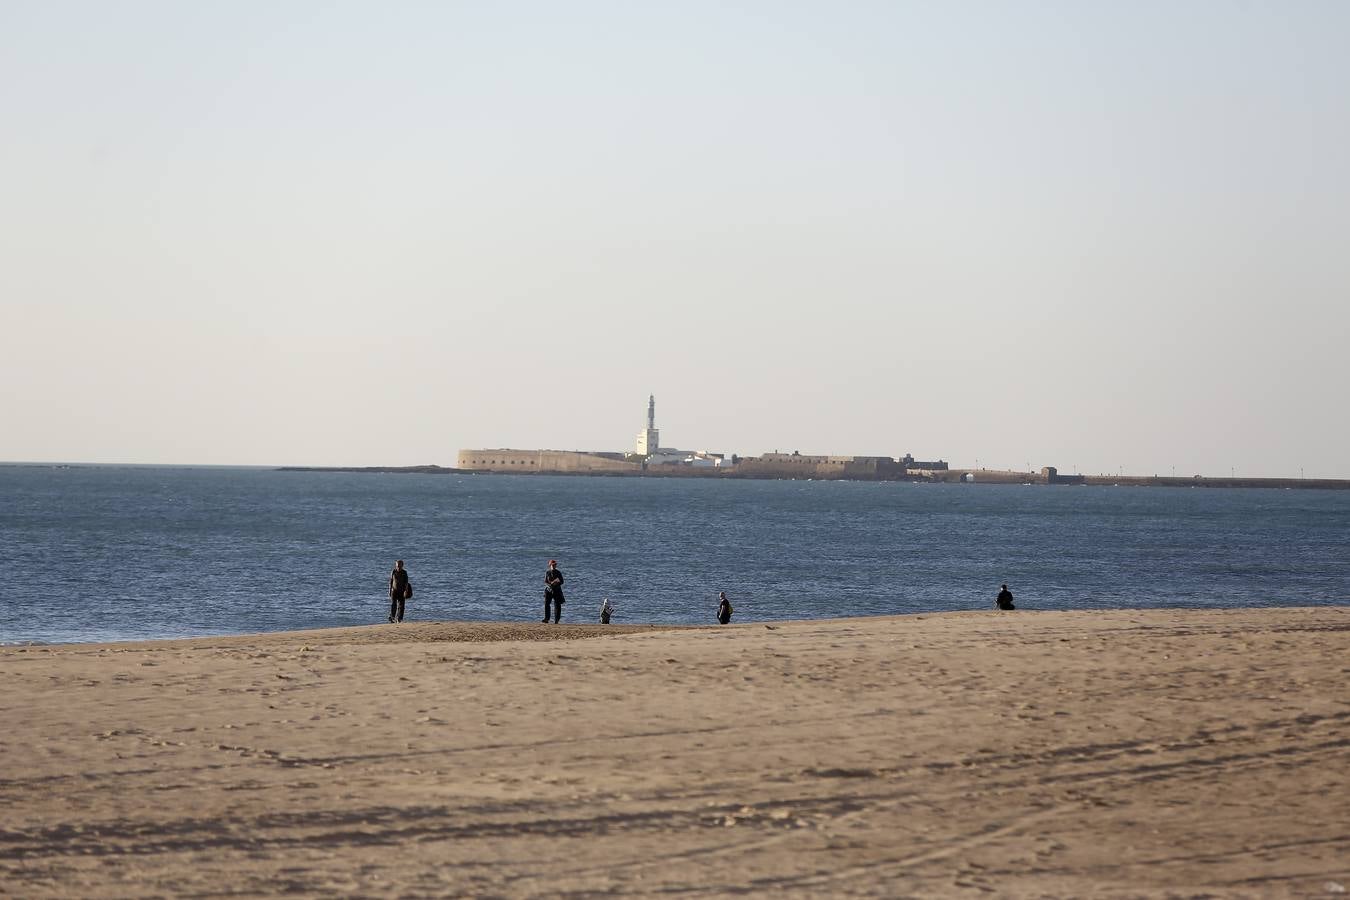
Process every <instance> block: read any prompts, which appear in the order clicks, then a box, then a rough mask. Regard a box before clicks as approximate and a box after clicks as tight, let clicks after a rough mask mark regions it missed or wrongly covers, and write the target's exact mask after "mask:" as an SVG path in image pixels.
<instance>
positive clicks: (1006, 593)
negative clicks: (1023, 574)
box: [994, 584, 1017, 609]
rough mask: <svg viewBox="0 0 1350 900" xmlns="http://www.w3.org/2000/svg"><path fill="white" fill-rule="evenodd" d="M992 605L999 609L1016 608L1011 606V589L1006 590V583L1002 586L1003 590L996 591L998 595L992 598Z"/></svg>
mask: <svg viewBox="0 0 1350 900" xmlns="http://www.w3.org/2000/svg"><path fill="white" fill-rule="evenodd" d="M994 605H995V606H997V607H998V608H999V609H1017V607H1015V606H1013V595H1012V591H1010V590H1008V586H1007V585H1006V584H1005V585H1004V586H1003V590H1001V591H999V592H998V597H997V598H996V599H995V600H994Z"/></svg>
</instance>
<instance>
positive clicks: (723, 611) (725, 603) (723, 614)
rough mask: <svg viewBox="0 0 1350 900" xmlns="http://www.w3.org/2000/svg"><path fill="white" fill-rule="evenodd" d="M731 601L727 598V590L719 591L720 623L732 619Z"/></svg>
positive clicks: (718, 620)
mask: <svg viewBox="0 0 1350 900" xmlns="http://www.w3.org/2000/svg"><path fill="white" fill-rule="evenodd" d="M731 613H732V609H731V601H730V600H728V599H727V592H726V591H718V592H717V622H718V624H720V625H726V624H727V623H728V622H730V621H731Z"/></svg>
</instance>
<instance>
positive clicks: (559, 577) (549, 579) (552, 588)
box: [543, 559, 563, 625]
mask: <svg viewBox="0 0 1350 900" xmlns="http://www.w3.org/2000/svg"><path fill="white" fill-rule="evenodd" d="M550 605H551V606H552V612H553V624H554V625H557V624H558V620H559V619H561V618H562V605H563V573H562V569H559V568H558V561H557V560H556V559H550V560H549V561H548V571H547V572H545V573H544V618H543V621H544V622H545V623H547V622H548V616H549V607H550Z"/></svg>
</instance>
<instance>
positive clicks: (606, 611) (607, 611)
mask: <svg viewBox="0 0 1350 900" xmlns="http://www.w3.org/2000/svg"><path fill="white" fill-rule="evenodd" d="M612 615H614V604H613V603H610V602H609V598H608V597H606V598H605V602H604V603H601V604H600V624H601V625H608V624H609V618H610V616H612Z"/></svg>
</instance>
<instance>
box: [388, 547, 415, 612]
mask: <svg viewBox="0 0 1350 900" xmlns="http://www.w3.org/2000/svg"><path fill="white" fill-rule="evenodd" d="M411 596H412V580H411V579H409V578H408V570H407V569H405V568H403V560H401V559H400V560H398V561H397V562H395V563H394V571H392V572H390V573H389V621H390V622H402V621H403V607H404V605H405V604H406V603H407V602H408V598H409V597H411Z"/></svg>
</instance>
